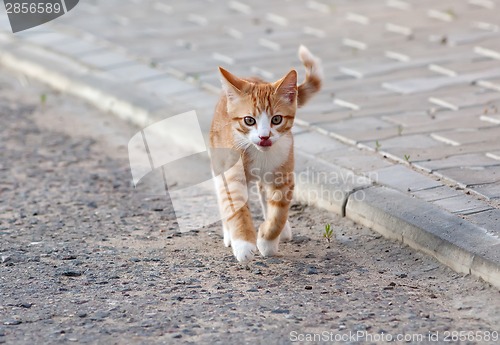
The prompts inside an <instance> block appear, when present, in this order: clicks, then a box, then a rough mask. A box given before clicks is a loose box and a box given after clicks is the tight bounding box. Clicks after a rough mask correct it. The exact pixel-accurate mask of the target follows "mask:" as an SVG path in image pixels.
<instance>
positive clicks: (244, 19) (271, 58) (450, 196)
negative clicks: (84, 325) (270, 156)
mask: <svg viewBox="0 0 500 345" xmlns="http://www.w3.org/2000/svg"><path fill="white" fill-rule="evenodd" d="M498 8H500V3H499V2H498V1H489V0H483V1H478V0H469V1H466V0H461V1H451V0H447V1H442V2H440V3H439V4H436V3H435V2H431V1H400V0H388V1H368V0H364V1H356V2H350V1H331V2H326V1H325V2H320V1H305V2H304V1H292V2H290V1H287V2H285V1H273V2H269V1H267V2H264V1H252V2H251V5H250V3H243V2H238V1H217V2H211V1H202V0H197V1H190V2H168V3H165V2H160V1H143V2H140V1H111V0H106V1H93V2H92V3H88V2H84V3H81V4H79V5H78V7H77V8H76V9H75V10H73V11H71V12H70V13H69V14H68V15H66V16H63V17H61V18H59V19H58V20H56V21H55V22H52V23H49V24H46V25H43V26H41V27H39V28H36V29H33V30H29V31H26V32H23V33H20V34H18V35H16V36H13V35H12V34H9V33H8V29H9V28H8V24H7V23H6V16H5V14H4V13H3V12H0V29H2V30H3V31H0V33H2V35H1V36H0V45H1V49H2V51H3V52H4V53H2V54H1V55H2V63H3V64H4V65H6V66H9V67H11V68H16V66H17V68H18V69H20V70H24V71H30V72H29V73H31V74H32V75H38V76H39V77H40V78H41V79H44V78H45V79H46V80H45V81H46V82H48V83H49V84H52V86H54V87H56V88H59V89H63V90H64V91H67V92H72V93H75V94H78V95H79V96H81V97H83V98H86V99H87V100H89V101H92V102H93V103H95V104H96V105H98V106H100V107H102V108H103V109H106V110H109V111H112V112H114V113H117V114H118V115H121V116H122V117H124V118H127V119H129V120H132V121H134V122H135V123H136V124H138V125H142V126H143V125H146V124H147V123H150V122H151V121H154V120H155V119H161V118H163V117H165V116H166V115H174V114H176V113H180V112H182V111H187V110H192V109H193V108H194V109H196V110H197V112H198V114H199V118H200V122H201V125H202V128H203V129H205V130H207V129H208V124H209V122H210V118H211V113H212V111H213V105H214V103H215V100H216V94H217V93H218V92H219V91H218V90H219V82H218V75H217V68H216V66H217V65H223V66H224V67H226V68H228V69H229V70H230V71H232V72H234V73H236V74H240V75H249V74H257V75H260V76H262V77H264V78H267V79H273V78H278V77H279V76H280V75H282V74H284V73H285V72H286V71H287V70H288V68H289V67H292V66H293V67H296V68H297V69H298V71H299V73H303V72H302V69H301V68H300V67H299V66H300V65H299V63H298V61H297V58H296V50H297V47H298V45H299V43H303V44H306V45H307V46H308V47H309V48H310V49H311V50H312V51H313V52H314V53H316V54H317V55H319V56H320V57H321V58H322V59H323V62H324V66H325V76H326V82H325V87H324V90H323V92H322V93H321V95H319V96H318V97H316V98H315V99H314V101H312V102H311V103H310V105H308V106H307V107H305V108H304V109H302V110H301V111H300V113H299V115H298V120H297V129H296V134H297V135H296V139H297V140H296V142H297V149H298V151H299V153H300V157H301V158H300V159H299V160H298V161H299V164H298V169H299V171H300V169H302V168H304V167H307V166H310V165H314V166H318V169H319V170H321V169H323V170H326V171H329V172H331V171H336V172H338V174H339V175H341V176H343V175H344V174H348V172H350V173H355V174H356V176H357V178H356V179H355V180H354V182H353V183H351V184H348V185H346V184H342V183H340V184H339V185H336V186H334V187H332V188H337V189H338V190H341V191H342V193H343V194H342V197H341V198H340V199H339V200H320V199H321V198H320V199H318V200H306V201H308V202H310V203H316V204H318V205H319V206H322V207H325V208H328V209H331V210H333V211H336V212H338V213H342V214H345V215H347V216H349V217H351V218H352V219H355V220H357V221H359V222H362V223H364V224H366V225H369V226H371V227H373V228H375V229H377V230H378V231H381V232H384V229H385V230H387V229H389V228H391V226H392V227H396V228H404V226H410V225H411V226H414V227H417V228H419V229H424V230H426V231H428V232H429V231H430V232H431V233H432V232H433V231H435V232H436V233H438V234H437V235H436V236H437V238H440V239H444V241H445V242H446V243H450V241H451V242H456V243H454V244H453V245H454V247H453V250H455V249H457V248H459V249H460V250H462V249H463V250H465V252H467V253H469V254H470V255H469V256H466V257H464V256H463V255H462V254H460V255H458V254H457V255H458V257H460V259H457V258H458V257H457V256H453V255H452V256H449V253H448V252H449V251H450V250H448V249H449V248H448V249H439V246H437V248H432V246H430V243H432V242H433V241H434V240H435V238H434V237H432V236H434V234H433V235H432V236H431V237H429V238H427V239H426V240H421V239H420V240H419V239H412V238H408V235H407V234H403V232H404V231H403V230H399V232H397V233H396V234H392V235H391V233H385V235H386V236H390V237H393V238H397V239H399V240H402V241H404V242H405V243H408V244H410V245H412V246H414V247H417V248H419V249H421V250H424V251H427V252H428V253H430V254H431V255H434V256H436V257H438V258H439V259H440V260H441V261H443V262H445V263H447V264H448V265H450V266H451V267H453V268H454V269H456V270H458V271H459V272H465V273H475V274H477V275H479V276H481V277H483V278H484V279H486V280H488V281H490V282H493V281H496V282H497V283H496V284H498V285H500V283H498V282H499V281H500V280H497V279H500V278H498V277H499V275H500V269H499V268H498V267H500V258H499V257H498V252H499V250H498V248H499V246H500V240H499V236H500V225H499V224H500V221H499V220H500V210H499V205H500V203H499V200H500V140H499V137H500V113H498V107H500V104H499V103H500V61H499V60H500V43H499V42H500V40H499V36H500V20H499V19H498V14H497V10H498ZM2 11H3V9H2ZM89 18H91V20H90V19H89ZM1 21H3V22H1ZM40 48H41V49H40ZM54 53H55V54H56V55H54ZM54 56H57V57H58V58H60V59H61V60H60V61H58V63H56V64H54V63H53V62H51V61H53V60H54ZM19 59H21V60H22V61H28V62H29V61H31V62H33V61H34V62H36V63H37V64H38V66H40V65H42V66H43V67H44V68H42V70H40V68H38V69H37V65H36V64H35V65H33V64H31V65H30V64H29V63H28V64H25V65H22V64H20V63H19V61H20V60H19ZM55 60H56V61H57V58H56V59H55ZM68 61H69V62H68ZM51 73H52V74H51ZM54 73H55V74H54ZM60 76H65V77H66V78H68V80H66V81H63V82H62V81H61V78H59V79H58V77H60ZM89 85H90V90H101V91H103V90H104V91H103V93H104V94H105V96H106V97H103V96H102V95H99V97H97V96H96V95H95V93H92V92H90V91H89V89H88V88H89ZM117 85H119V87H118V88H117ZM305 142H307V143H308V144H309V145H308V147H310V148H309V149H307V151H304V150H305V146H304V145H302V143H305ZM311 143H314V145H311ZM301 164H302V165H301ZM346 169H347V170H346ZM374 184H376V185H375V186H374V187H372V186H373V185H374ZM380 186H383V187H380ZM313 187H314V184H311V183H310V181H309V182H308V183H306V186H300V185H299V188H298V195H299V196H300V195H306V194H307V193H304V194H301V191H303V190H304V188H305V190H310V189H311V188H313ZM380 188H382V189H380ZM359 189H362V190H363V191H364V190H365V189H367V191H364V192H365V193H367V195H368V196H370V195H371V194H370V193H372V192H373V195H372V196H371V197H372V206H373V207H375V208H377V207H378V208H379V209H378V211H376V212H375V211H374V210H372V211H373V212H372V211H370V210H368V209H366V208H362V207H361V206H359V205H358V206H356V205H357V204H356V202H354V201H352V200H353V199H352V198H350V196H351V195H352V193H353V192H356V191H357V190H359ZM392 193H397V194H392ZM304 199H307V196H304ZM391 200H396V202H395V206H397V208H396V209H395V211H393V212H392V216H390V215H391V205H390V201H391ZM401 200H407V201H408V202H404V203H402V202H401ZM413 202H415V204H412V203H413ZM365 206H366V204H365ZM407 208H408V209H407ZM435 210H441V211H442V212H443V213H442V214H441V213H439V212H438V211H436V212H438V213H433V212H434V211H435ZM423 211H426V212H427V211H428V212H429V214H432V215H433V217H435V218H431V219H430V220H429V219H427V223H426V221H425V219H420V218H419V216H422V214H423ZM370 212H372V213H373V218H369V214H370ZM406 212H407V213H406ZM380 214H383V215H389V216H388V218H387V221H384V220H381V219H380V216H379V215H380ZM448 215H449V216H450V218H447V217H448ZM396 218H397V219H399V221H401V222H402V223H401V224H403V225H404V226H403V225H401V224H400V223H398V222H396V223H395V222H394V219H396ZM424 218H425V217H424ZM412 219H413V220H414V219H417V220H416V221H412ZM391 222H392V223H391ZM412 222H413V223H412ZM391 224H392V225H391ZM395 224H398V225H395ZM405 224H406V225H405ZM408 224H410V225H408ZM464 224H465V225H464ZM443 229H444V230H443ZM441 230H443V231H444V232H443V231H441ZM408 231H409V233H410V234H413V233H415V231H417V230H411V231H410V230H408ZM440 231H441V232H440ZM446 231H449V233H447V232H446ZM417 232H418V231H417ZM481 233H482V235H481V236H480V234H481ZM460 234H463V236H469V237H470V238H471V243H468V244H467V245H465V247H467V246H469V245H470V246H469V247H467V248H465V249H464V248H462V247H461V245H462V244H463V243H464V242H467V241H465V240H464V238H463V237H460V236H461V235H460ZM467 234H469V235H467ZM470 234H474V235H470ZM475 234H477V236H475ZM459 235H460V236H459ZM478 238H481V240H478ZM419 241H421V242H422V243H420V242H419ZM429 241H430V242H429ZM475 241H476V242H475ZM477 241H478V242H477ZM481 241H483V242H481ZM438 242H439V241H438ZM419 243H420V244H419ZM439 243H441V242H439ZM457 246H458V247H457ZM456 247H457V248H456ZM460 250H459V251H460ZM440 251H442V252H443V253H440ZM445 252H446V253H445ZM471 253H472V254H471ZM485 253H487V254H486V256H482V255H483V254H485ZM440 255H445V257H440ZM478 257H483V258H486V261H487V262H489V263H495V264H494V267H496V273H495V274H494V275H491V276H489V275H488V274H489V273H488V272H491V271H490V270H482V271H481V272H482V273H478V272H474V271H475V269H474V268H473V267H476V266H477V265H480V266H481V267H483V266H484V265H483V263H481V264H477V263H476V264H474V260H477V258H478ZM457 261H458V262H459V263H458V264H457V263H456V262H457ZM475 265H476V266H475ZM482 265H483V266H482ZM486 266H487V265H486ZM488 267H489V266H488ZM476 269H477V267H476ZM493 276H494V277H495V278H493Z"/></svg>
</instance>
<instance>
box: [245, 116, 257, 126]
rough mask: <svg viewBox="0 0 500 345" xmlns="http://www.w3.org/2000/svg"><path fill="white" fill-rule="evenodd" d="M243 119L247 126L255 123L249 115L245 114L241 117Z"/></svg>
mask: <svg viewBox="0 0 500 345" xmlns="http://www.w3.org/2000/svg"><path fill="white" fill-rule="evenodd" d="M243 121H245V125H247V126H253V125H255V119H254V118H253V117H251V116H245V117H244V118H243Z"/></svg>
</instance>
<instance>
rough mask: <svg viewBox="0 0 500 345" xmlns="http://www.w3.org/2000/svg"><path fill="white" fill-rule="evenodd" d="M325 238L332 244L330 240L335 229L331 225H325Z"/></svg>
mask: <svg viewBox="0 0 500 345" xmlns="http://www.w3.org/2000/svg"><path fill="white" fill-rule="evenodd" d="M323 237H324V238H326V240H327V241H328V243H330V240H331V239H332V237H333V228H332V227H331V225H330V224H326V225H325V232H324V233H323Z"/></svg>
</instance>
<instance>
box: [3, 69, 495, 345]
mask: <svg viewBox="0 0 500 345" xmlns="http://www.w3.org/2000/svg"><path fill="white" fill-rule="evenodd" d="M214 102H215V100H214ZM136 132H137V129H136V128H133V127H131V126H129V125H127V124H125V123H122V122H120V120H117V119H116V118H114V117H111V116H110V115H107V114H102V113H99V112H98V111H96V110H95V109H93V108H92V107H90V106H87V105H86V104H83V103H82V102H80V101H78V100H76V99H73V98H70V97H69V96H65V95H61V94H56V93H54V92H53V91H51V90H50V89H47V88H45V87H43V86H40V85H38V84H37V83H34V82H33V81H30V80H28V79H26V78H25V77H23V76H19V75H11V74H8V73H7V72H5V71H0V343H5V344H16V345H17V344H65V343H77V344H174V343H185V344H204V343H207V344H208V343H210V344H245V343H248V344H288V343H291V342H294V341H297V342H298V343H311V344H312V343H319V342H322V341H323V343H328V342H330V343H332V344H333V343H342V344H356V343H385V341H389V340H392V342H393V343H404V342H406V343H422V344H438V343H457V342H458V340H460V339H459V338H458V337H461V336H465V335H466V338H462V340H464V341H462V342H461V343H464V344H466V343H472V344H473V343H496V342H495V341H494V340H495V334H496V336H497V338H496V339H498V333H495V332H499V331H500V326H499V325H500V313H499V310H500V293H499V291H498V290H496V289H494V288H492V287H490V286H489V285H488V284H486V283H484V282H482V281H478V280H477V279H475V278H473V277H470V276H462V275H460V274H457V273H455V272H453V271H451V270H449V269H448V268H446V267H444V266H442V265H441V264H439V263H437V262H436V261H435V260H433V259H430V258H428V257H426V256H424V255H422V254H420V253H418V252H415V251H414V250H411V249H409V248H407V247H405V246H403V245H400V244H398V243H394V242H391V241H388V240H386V239H384V238H381V237H380V236H379V235H377V234H376V233H374V232H372V231H370V230H368V229H366V228H364V227H361V226H358V225H356V224H353V223H352V222H349V221H347V220H345V219H342V218H340V217H338V216H336V215H334V214H329V213H326V212H323V211H320V210H316V209H313V208H309V207H305V206H303V205H299V204H294V205H293V206H292V210H291V218H290V221H291V224H292V228H293V231H294V236H295V237H294V240H293V241H292V242H291V243H286V244H283V245H282V246H281V256H280V257H276V258H268V259H263V258H261V257H257V256H256V258H255V260H254V261H253V262H252V263H250V264H249V265H240V264H238V263H237V262H236V260H235V259H234V258H233V256H232V255H231V251H230V249H229V248H225V247H223V244H222V237H221V229H220V224H214V225H211V226H208V227H205V228H202V229H199V230H198V231H194V232H187V233H182V232H180V231H179V228H178V226H177V223H176V219H175V212H174V210H173V208H172V205H171V204H170V203H169V201H168V199H167V198H166V197H161V196H152V195H148V194H147V193H143V192H140V191H137V190H134V188H132V186H131V185H132V184H131V174H130V169H129V164H128V160H127V142H128V140H129V139H130V138H131V136H132V135H133V134H134V133H136ZM259 221H260V220H259V216H258V214H257V213H256V222H259ZM327 223H331V224H332V226H333V230H334V235H333V237H332V239H331V242H328V241H327V240H326V239H325V238H324V237H323V232H324V226H325V224H327ZM460 332H462V333H460ZM309 340H311V341H310V342H308V341H309ZM447 340H449V341H447ZM455 340H457V341H455ZM485 340H489V341H485Z"/></svg>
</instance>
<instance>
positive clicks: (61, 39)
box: [22, 31, 74, 48]
mask: <svg viewBox="0 0 500 345" xmlns="http://www.w3.org/2000/svg"><path fill="white" fill-rule="evenodd" d="M22 37H23V39H25V40H27V41H30V42H33V43H35V44H40V45H44V46H47V47H49V48H50V47H54V46H56V45H64V44H70V43H73V42H74V38H73V37H72V36H70V35H67V34H64V33H61V32H52V31H48V32H43V33H36V34H26V35H24V36H22Z"/></svg>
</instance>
